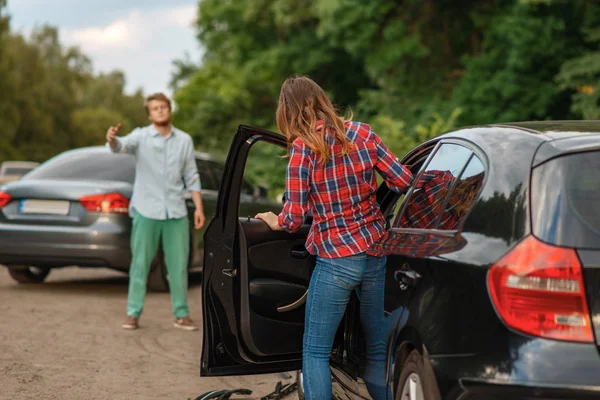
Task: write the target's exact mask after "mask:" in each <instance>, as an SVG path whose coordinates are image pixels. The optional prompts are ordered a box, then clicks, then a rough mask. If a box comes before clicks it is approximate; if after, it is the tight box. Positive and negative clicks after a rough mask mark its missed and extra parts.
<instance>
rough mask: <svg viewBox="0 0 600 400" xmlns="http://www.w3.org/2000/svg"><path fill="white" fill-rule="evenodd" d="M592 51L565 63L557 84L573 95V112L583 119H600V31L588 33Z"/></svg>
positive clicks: (587, 36) (593, 30)
mask: <svg viewBox="0 0 600 400" xmlns="http://www.w3.org/2000/svg"><path fill="white" fill-rule="evenodd" d="M586 34H587V35H586V38H587V41H588V43H589V45H590V47H591V49H590V50H589V51H587V52H585V53H583V54H581V55H579V56H577V57H575V58H573V59H571V60H568V61H567V62H565V63H564V64H563V65H562V67H561V69H560V72H559V74H558V75H557V82H558V83H559V87H560V88H561V89H563V90H570V91H571V92H572V93H573V103H572V104H571V111H572V112H573V113H574V114H575V115H576V116H578V117H581V118H583V119H599V118H600V105H599V104H600V91H599V88H600V85H599V84H600V29H599V28H594V29H590V30H589V31H587V32H586Z"/></svg>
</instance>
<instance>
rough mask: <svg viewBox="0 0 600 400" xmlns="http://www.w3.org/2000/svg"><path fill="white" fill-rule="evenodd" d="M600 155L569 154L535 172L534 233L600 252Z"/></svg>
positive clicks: (533, 190) (549, 239) (533, 177)
mask: <svg viewBox="0 0 600 400" xmlns="http://www.w3.org/2000/svg"><path fill="white" fill-rule="evenodd" d="M599 171H600V152H597V151H596V152H589V153H579V154H573V155H568V156H564V157H560V158H556V159H554V160H550V161H548V162H546V163H544V164H542V165H540V166H539V167H537V168H535V169H534V170H533V174H532V188H531V200H532V210H531V211H532V221H533V233H534V234H535V235H536V236H537V237H539V238H540V239H542V240H543V241H545V242H548V243H551V244H555V245H559V246H566V247H574V248H590V249H600V173H599Z"/></svg>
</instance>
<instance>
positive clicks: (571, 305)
mask: <svg viewBox="0 0 600 400" xmlns="http://www.w3.org/2000/svg"><path fill="white" fill-rule="evenodd" d="M584 288H585V286H584V284H583V272H582V268H581V263H580V261H579V258H578V257H577V253H576V252H575V250H573V249H568V248H563V247H555V246H551V245H548V244H545V243H543V242H541V241H539V240H538V239H536V238H535V237H533V236H528V237H527V238H525V239H524V240H523V241H521V242H520V243H519V244H518V245H517V246H516V247H515V248H514V249H512V250H511V251H510V252H509V253H508V254H506V255H505V256H504V257H502V258H501V259H500V260H499V261H498V262H497V263H496V264H495V265H494V266H493V267H492V268H491V269H490V271H489V273H488V289H489V292H490V296H491V298H492V301H493V303H494V306H495V307H496V310H497V311H498V314H499V315H500V317H501V318H502V319H503V320H504V323H505V324H506V325H508V326H509V327H510V328H512V329H515V330H517V331H521V332H524V333H527V334H530V335H534V336H540V337H544V338H550V339H558V340H566V341H573V342H586V343H592V342H593V335H592V327H591V323H590V313H589V309H588V305H587V301H586V297H585V289H584Z"/></svg>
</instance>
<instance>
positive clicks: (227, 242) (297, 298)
mask: <svg viewBox="0 0 600 400" xmlns="http://www.w3.org/2000/svg"><path fill="white" fill-rule="evenodd" d="M258 142H267V143H269V144H271V145H275V146H279V147H280V148H281V149H282V150H284V149H285V147H286V141H285V138H284V137H283V136H281V135H278V134H275V133H272V132H269V131H265V130H261V129H255V128H250V127H247V126H240V127H239V129H238V132H237V134H236V136H235V137H234V140H233V142H232V145H231V148H230V152H229V155H228V158H227V162H226V168H225V170H224V172H223V176H222V182H221V186H220V190H219V197H218V200H217V206H216V210H215V216H214V218H213V219H212V221H211V223H210V224H209V226H208V228H207V231H206V234H205V239H204V243H205V258H204V259H205V262H204V274H203V322H204V336H203V337H204V339H203V346H202V359H201V374H202V375H205V376H211V375H212V376H218V375H243V374H259V373H270V372H277V371H280V372H283V371H290V370H294V369H299V368H300V366H301V351H302V335H303V330H304V306H303V300H302V298H303V295H304V293H306V291H307V289H308V282H309V279H310V273H311V270H312V268H313V265H314V262H315V260H314V258H313V257H310V256H308V255H307V254H306V253H307V252H306V249H305V248H304V243H305V241H306V238H307V235H308V230H309V227H310V223H311V220H310V219H308V220H307V221H306V225H305V226H303V227H302V228H301V229H300V230H299V231H298V232H296V233H294V234H289V233H287V232H283V231H280V232H273V231H271V229H270V228H269V227H268V226H267V225H266V224H265V223H264V222H263V221H260V220H257V219H254V218H252V216H253V215H254V214H255V212H254V210H249V209H248V208H246V207H245V206H244V194H243V193H242V192H243V189H242V187H243V179H244V169H245V165H246V161H247V159H248V154H249V152H250V149H251V147H252V146H253V145H254V144H255V143H258ZM240 199H241V200H240ZM240 204H242V206H243V207H240ZM279 207H280V206H279ZM240 208H241V211H240ZM270 208H271V207H267V209H256V211H268V210H269V209H270ZM249 211H252V213H250V212H249ZM292 305H293V306H292Z"/></svg>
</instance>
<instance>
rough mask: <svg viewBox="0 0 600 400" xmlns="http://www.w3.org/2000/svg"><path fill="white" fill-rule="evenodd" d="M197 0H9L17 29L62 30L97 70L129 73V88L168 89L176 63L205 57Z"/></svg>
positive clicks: (64, 37)
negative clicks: (49, 27)
mask: <svg viewBox="0 0 600 400" xmlns="http://www.w3.org/2000/svg"><path fill="white" fill-rule="evenodd" d="M197 5H198V0H167V1H165V0H102V1H97V0H8V13H9V14H10V15H11V27H12V29H13V31H19V32H22V33H24V34H28V33H29V32H31V30H32V29H33V28H34V27H35V26H40V25H43V24H50V25H53V26H56V27H58V28H59V34H60V40H61V43H63V44H64V45H69V46H78V47H80V48H81V50H82V51H83V53H84V54H86V55H87V56H88V57H90V59H91V60H92V63H93V65H94V71H95V72H108V71H112V70H115V69H118V70H121V71H123V72H125V76H126V79H127V86H126V92H128V93H132V92H134V91H135V90H136V89H137V88H142V89H143V90H144V93H145V94H148V93H153V92H159V91H164V92H167V93H168V94H171V91H170V90H169V89H168V83H169V80H170V77H171V71H172V69H173V68H172V65H171V62H172V61H173V60H175V59H179V58H184V56H185V53H186V52H187V53H189V55H190V56H191V58H192V60H198V61H199V59H200V56H201V50H200V46H199V43H198V41H197V39H196V37H195V30H194V28H193V23H194V20H195V18H196V11H197Z"/></svg>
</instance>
